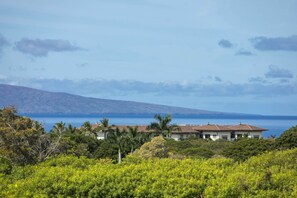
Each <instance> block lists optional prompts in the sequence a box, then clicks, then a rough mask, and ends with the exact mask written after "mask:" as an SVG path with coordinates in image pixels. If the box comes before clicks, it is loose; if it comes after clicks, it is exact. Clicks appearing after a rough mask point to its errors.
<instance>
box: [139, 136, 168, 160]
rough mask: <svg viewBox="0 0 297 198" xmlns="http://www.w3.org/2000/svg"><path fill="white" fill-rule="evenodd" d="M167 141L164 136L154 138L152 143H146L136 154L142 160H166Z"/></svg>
mask: <svg viewBox="0 0 297 198" xmlns="http://www.w3.org/2000/svg"><path fill="white" fill-rule="evenodd" d="M165 143H166V140H165V139H164V138H163V137H162V136H157V137H154V138H153V139H152V140H151V141H150V142H147V143H144V144H143V145H142V146H141V147H140V149H139V150H136V151H135V152H134V154H135V155H136V156H139V157H141V158H145V159H148V158H151V157H157V158H166V157H168V150H167V149H166V146H165Z"/></svg>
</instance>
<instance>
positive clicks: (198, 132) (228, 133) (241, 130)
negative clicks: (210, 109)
mask: <svg viewBox="0 0 297 198" xmlns="http://www.w3.org/2000/svg"><path fill="white" fill-rule="evenodd" d="M115 127H118V128H119V129H120V130H124V129H126V130H127V129H128V126H126V125H120V126H114V127H113V128H115ZM179 128H180V130H176V131H172V132H171V138H173V139H175V140H182V139H185V138H188V137H196V138H201V139H211V140H219V139H223V140H235V139H238V138H241V137H248V138H256V139H259V138H262V137H263V136H262V132H263V131H266V130H267V129H264V128H259V127H256V126H252V125H248V124H238V125H217V124H207V125H180V126H179ZM138 131H139V132H142V133H151V132H153V131H149V130H147V126H145V125H140V126H138ZM97 134H98V139H104V133H103V132H98V133H97Z"/></svg>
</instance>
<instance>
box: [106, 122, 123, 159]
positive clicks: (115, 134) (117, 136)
mask: <svg viewBox="0 0 297 198" xmlns="http://www.w3.org/2000/svg"><path fill="white" fill-rule="evenodd" d="M126 134H127V132H126V130H125V129H123V130H120V129H119V128H118V127H116V129H114V130H111V131H110V132H109V133H108V135H107V139H108V140H109V141H110V142H111V143H113V144H115V145H116V146H117V148H118V163H121V161H122V150H123V148H124V146H125V140H126Z"/></svg>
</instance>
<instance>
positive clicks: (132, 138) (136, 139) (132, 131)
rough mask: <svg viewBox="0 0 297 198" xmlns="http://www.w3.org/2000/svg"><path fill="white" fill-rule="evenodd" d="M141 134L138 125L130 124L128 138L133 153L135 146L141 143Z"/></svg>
mask: <svg viewBox="0 0 297 198" xmlns="http://www.w3.org/2000/svg"><path fill="white" fill-rule="evenodd" d="M141 135H142V134H141V133H140V132H139V131H138V126H135V127H131V126H128V133H127V139H128V140H129V142H130V144H131V154H132V153H133V151H134V148H135V146H136V145H137V144H138V143H140V141H141Z"/></svg>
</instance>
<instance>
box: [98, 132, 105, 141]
mask: <svg viewBox="0 0 297 198" xmlns="http://www.w3.org/2000/svg"><path fill="white" fill-rule="evenodd" d="M97 139H98V140H104V133H101V132H98V133H97Z"/></svg>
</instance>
